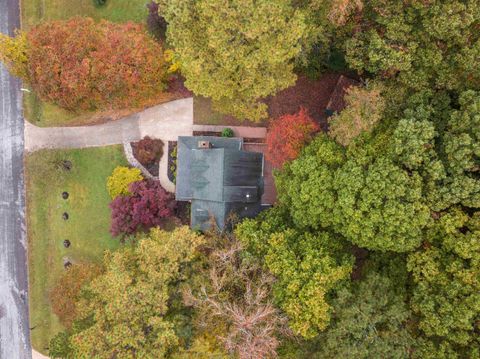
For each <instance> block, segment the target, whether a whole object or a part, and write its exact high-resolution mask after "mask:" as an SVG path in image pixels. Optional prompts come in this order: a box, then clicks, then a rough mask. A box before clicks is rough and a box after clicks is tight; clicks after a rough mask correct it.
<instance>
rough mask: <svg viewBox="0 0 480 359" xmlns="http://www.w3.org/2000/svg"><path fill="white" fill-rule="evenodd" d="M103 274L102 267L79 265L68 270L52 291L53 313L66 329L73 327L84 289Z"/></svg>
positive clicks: (87, 264)
mask: <svg viewBox="0 0 480 359" xmlns="http://www.w3.org/2000/svg"><path fill="white" fill-rule="evenodd" d="M100 274H101V267H100V266H98V265H94V264H89V263H78V264H74V265H72V266H70V267H68V268H67V270H66V271H65V272H64V273H63V274H62V276H61V277H60V278H59V279H58V281H57V282H56V284H55V286H54V287H53V288H52V290H51V291H50V303H51V305H52V310H53V312H54V313H55V314H56V315H57V316H58V319H59V320H60V322H61V323H62V324H63V325H64V326H65V327H66V328H70V327H71V326H72V323H73V320H74V319H75V316H76V310H75V303H76V302H77V299H78V295H79V294H80V290H81V289H82V287H83V286H84V285H85V284H87V283H89V282H90V281H91V280H92V279H93V278H95V277H97V276H98V275H100Z"/></svg>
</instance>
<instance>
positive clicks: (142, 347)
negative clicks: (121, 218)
mask: <svg viewBox="0 0 480 359" xmlns="http://www.w3.org/2000/svg"><path fill="white" fill-rule="evenodd" d="M202 243H203V237H201V236H199V235H198V234H196V233H194V232H192V231H190V229H189V228H188V227H179V228H176V229H175V230H174V231H172V232H165V231H162V230H160V229H158V228H156V229H152V230H151V231H150V233H148V234H146V235H144V236H142V237H140V238H139V242H138V245H137V246H135V247H133V248H132V247H126V248H124V249H123V250H121V251H118V252H115V253H108V254H107V255H106V257H105V267H106V272H105V273H104V274H102V275H101V276H99V277H97V278H96V279H95V280H94V281H93V282H92V283H91V284H90V285H89V286H88V287H87V288H86V291H85V293H84V294H83V296H82V298H81V299H80V301H79V303H78V318H79V319H85V318H91V325H89V326H86V327H85V328H83V329H81V330H78V331H77V332H76V333H74V334H73V335H72V337H71V340H70V342H71V346H72V348H73V352H74V353H75V356H74V357H76V358H95V357H97V358H112V357H117V358H164V357H167V356H168V355H169V354H170V353H171V352H172V351H174V350H175V349H176V348H177V347H178V346H179V345H182V344H185V343H184V342H183V341H182V338H181V337H180V336H179V334H178V333H179V332H182V331H181V328H180V327H181V326H182V321H184V319H182V318H183V316H182V313H181V311H182V306H181V303H180V301H179V296H180V290H181V285H182V283H184V282H185V281H186V280H187V279H189V280H193V277H194V275H195V274H194V271H193V270H192V267H191V265H190V264H191V263H192V261H194V260H195V258H196V248H197V247H198V246H199V245H200V244H202Z"/></svg>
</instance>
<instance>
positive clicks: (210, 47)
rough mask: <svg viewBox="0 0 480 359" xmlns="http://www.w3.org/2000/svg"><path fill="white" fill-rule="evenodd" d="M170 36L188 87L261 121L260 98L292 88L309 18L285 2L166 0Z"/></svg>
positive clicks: (263, 111) (226, 109)
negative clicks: (295, 63)
mask: <svg viewBox="0 0 480 359" xmlns="http://www.w3.org/2000/svg"><path fill="white" fill-rule="evenodd" d="M162 3H163V7H164V14H165V18H166V19H167V22H168V31H167V38H168V40H169V41H170V42H171V43H172V45H173V46H174V47H175V51H176V52H177V54H178V58H179V61H180V63H181V71H182V73H183V75H185V77H186V82H185V84H186V86H187V87H188V88H189V89H190V90H192V91H193V92H194V93H195V94H197V95H202V96H206V97H211V98H212V99H213V100H214V105H215V106H216V107H217V109H219V110H220V111H222V112H224V113H228V114H231V115H234V116H236V117H238V118H240V119H245V118H246V119H249V120H253V121H258V120H260V119H262V118H265V117H266V116H267V112H266V105H265V104H262V103H260V102H258V100H259V99H260V98H263V97H266V96H269V95H272V94H274V93H276V92H277V91H279V90H282V89H284V88H286V87H288V86H290V85H293V84H294V83H295V80H296V76H295V74H294V73H293V67H294V64H293V60H294V59H295V58H296V57H297V56H298V55H299V54H300V52H301V50H302V44H303V41H304V39H305V35H306V32H307V26H306V25H305V21H304V15H303V14H302V12H301V11H300V10H295V9H294V8H293V7H292V6H291V5H290V1H285V0H260V1H253V0H234V1H228V2H225V1H223V0H200V1H197V0H164V1H162Z"/></svg>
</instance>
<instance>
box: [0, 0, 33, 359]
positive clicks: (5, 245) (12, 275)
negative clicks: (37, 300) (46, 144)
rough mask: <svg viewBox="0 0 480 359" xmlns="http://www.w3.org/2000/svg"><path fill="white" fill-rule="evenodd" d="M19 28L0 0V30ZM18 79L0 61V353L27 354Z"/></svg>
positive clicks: (19, 357)
mask: <svg viewBox="0 0 480 359" xmlns="http://www.w3.org/2000/svg"><path fill="white" fill-rule="evenodd" d="M16 28H19V8H18V0H0V32H2V33H6V34H10V35H13V31H14V29H16ZM21 102H22V101H21V95H20V83H19V81H18V80H15V79H13V78H12V77H10V76H9V74H8V72H7V71H6V70H5V68H4V67H3V66H2V65H1V64H0V358H2V359H25V358H28V359H29V358H31V357H32V353H31V348H30V333H29V324H28V296H27V289H28V279H27V263H26V259H27V257H26V242H25V238H26V236H25V218H24V217H25V199H24V187H23V118H22V107H21Z"/></svg>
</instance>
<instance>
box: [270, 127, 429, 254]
mask: <svg viewBox="0 0 480 359" xmlns="http://www.w3.org/2000/svg"><path fill="white" fill-rule="evenodd" d="M276 183H277V187H278V191H279V200H280V202H282V203H284V204H285V205H286V206H287V207H288V208H289V209H290V213H291V217H292V218H293V220H294V222H295V224H296V225H297V226H299V227H303V228H314V229H322V228H324V229H329V230H333V231H335V232H337V233H339V234H341V235H343V236H344V237H345V238H346V239H348V240H349V241H351V242H352V243H354V244H356V245H358V246H361V247H364V248H368V249H374V250H382V251H386V250H393V251H397V252H404V251H410V250H413V249H415V248H416V247H417V246H418V245H420V243H421V240H422V231H423V228H424V227H425V226H426V225H427V224H428V223H429V215H430V214H429V209H428V207H427V205H426V201H425V200H424V199H423V197H422V189H423V182H422V178H421V176H420V175H419V174H418V173H416V172H412V173H409V172H408V171H406V170H404V169H403V168H402V167H400V166H398V165H397V164H395V163H394V162H393V161H392V159H390V158H388V157H387V156H386V155H383V156H380V157H379V158H376V159H375V158H371V157H368V156H367V157H366V158H363V157H359V158H357V157H355V155H354V154H351V153H350V152H349V153H347V154H345V152H344V150H343V149H342V148H341V147H340V146H339V145H337V144H336V143H335V142H334V141H333V140H331V139H329V138H327V137H326V136H324V135H320V136H318V137H317V138H316V139H315V140H314V141H313V142H312V143H311V144H310V145H309V146H308V147H307V148H306V149H305V150H304V152H303V154H302V156H301V157H299V158H298V159H296V160H295V161H293V162H292V163H290V164H288V165H287V166H286V168H285V171H283V172H282V173H280V174H278V175H277V176H276Z"/></svg>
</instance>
